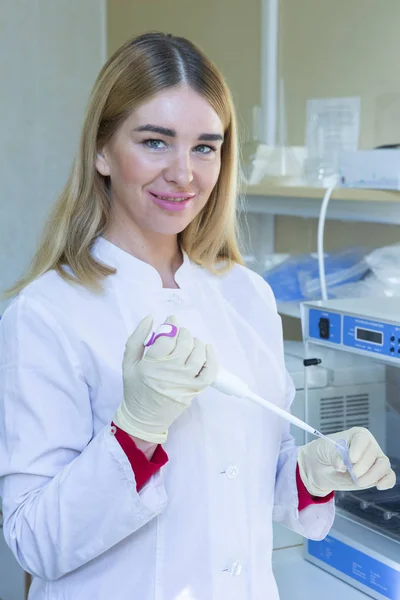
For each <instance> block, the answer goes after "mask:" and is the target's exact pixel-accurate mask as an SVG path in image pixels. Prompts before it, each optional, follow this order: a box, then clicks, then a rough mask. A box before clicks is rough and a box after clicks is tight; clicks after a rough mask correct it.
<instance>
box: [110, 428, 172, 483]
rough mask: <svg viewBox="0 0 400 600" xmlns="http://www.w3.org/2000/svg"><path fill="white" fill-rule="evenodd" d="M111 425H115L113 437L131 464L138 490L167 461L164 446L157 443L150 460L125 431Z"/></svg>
mask: <svg viewBox="0 0 400 600" xmlns="http://www.w3.org/2000/svg"><path fill="white" fill-rule="evenodd" d="M111 425H112V427H115V429H116V432H115V438H116V440H117V442H118V443H119V445H120V446H121V448H122V450H123V451H124V452H125V454H126V457H127V459H128V460H129V462H130V464H131V467H132V471H133V473H134V475H135V480H136V489H137V491H138V492H139V491H140V490H141V489H142V487H143V486H144V485H145V484H146V483H147V482H148V480H149V479H150V478H151V477H152V476H153V475H154V473H156V472H157V471H158V470H159V469H161V467H162V466H163V465H165V464H166V463H167V462H168V454H167V453H166V452H165V450H164V448H163V447H162V446H161V445H160V444H158V445H157V447H156V449H155V451H154V454H153V456H152V457H151V460H149V459H148V458H147V457H146V455H145V454H144V452H142V451H141V450H140V449H139V448H138V447H137V446H136V444H135V442H134V441H133V439H132V438H131V436H130V435H129V434H128V433H126V431H124V430H123V429H120V428H119V427H117V426H116V425H115V424H114V423H111Z"/></svg>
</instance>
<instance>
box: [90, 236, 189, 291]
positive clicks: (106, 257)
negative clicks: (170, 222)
mask: <svg viewBox="0 0 400 600" xmlns="http://www.w3.org/2000/svg"><path fill="white" fill-rule="evenodd" d="M92 254H93V256H95V257H96V258H97V259H98V260H100V261H101V262H103V263H105V264H107V265H109V266H110V267H114V268H115V269H117V274H118V275H119V276H120V277H122V278H124V279H126V280H131V281H132V280H134V281H140V282H141V283H145V284H146V285H147V286H151V287H153V288H158V289H162V287H163V284H162V279H161V277H160V274H159V273H158V271H157V270H156V269H155V268H154V267H153V266H152V265H150V264H148V263H146V262H144V261H142V260H140V259H139V258H136V256H133V255H132V254H130V253H129V252H126V251H125V250H122V248H119V247H118V246H116V245H115V244H113V243H112V242H109V241H108V240H106V239H105V238H104V237H99V238H98V239H97V240H96V242H95V243H94V245H93V248H92ZM182 254H183V263H182V265H181V266H180V267H179V269H178V270H177V271H176V273H175V281H176V283H177V284H178V285H179V287H180V288H183V287H187V285H188V284H189V281H190V279H191V274H192V271H193V267H194V265H192V263H191V261H190V258H189V256H188V255H187V254H186V252H184V251H183V250H182Z"/></svg>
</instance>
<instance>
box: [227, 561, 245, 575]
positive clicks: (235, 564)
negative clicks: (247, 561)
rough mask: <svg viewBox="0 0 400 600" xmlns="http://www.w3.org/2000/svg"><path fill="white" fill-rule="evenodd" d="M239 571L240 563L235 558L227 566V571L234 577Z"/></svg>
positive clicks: (240, 568) (240, 570)
mask: <svg viewBox="0 0 400 600" xmlns="http://www.w3.org/2000/svg"><path fill="white" fill-rule="evenodd" d="M241 572H242V565H241V564H240V562H238V561H237V560H235V562H233V563H232V564H231V565H230V566H229V569H228V573H229V575H232V577H236V576H238V575H240V574H241Z"/></svg>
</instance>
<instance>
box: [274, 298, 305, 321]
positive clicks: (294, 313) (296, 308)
mask: <svg viewBox="0 0 400 600" xmlns="http://www.w3.org/2000/svg"><path fill="white" fill-rule="evenodd" d="M278 313H279V314H280V315H286V316H288V317H295V318H296V319H300V303H299V302H278Z"/></svg>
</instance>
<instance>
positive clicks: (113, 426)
mask: <svg viewBox="0 0 400 600" xmlns="http://www.w3.org/2000/svg"><path fill="white" fill-rule="evenodd" d="M110 433H111V435H115V434H116V433H117V428H116V427H115V425H111V427H110Z"/></svg>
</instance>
